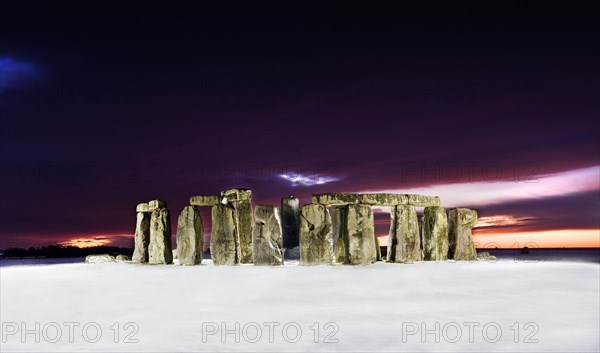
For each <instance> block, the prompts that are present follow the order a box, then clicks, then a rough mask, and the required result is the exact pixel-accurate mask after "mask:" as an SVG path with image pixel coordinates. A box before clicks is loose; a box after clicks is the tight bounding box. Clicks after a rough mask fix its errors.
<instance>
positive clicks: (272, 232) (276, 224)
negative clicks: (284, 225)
mask: <svg viewBox="0 0 600 353" xmlns="http://www.w3.org/2000/svg"><path fill="white" fill-rule="evenodd" d="M281 233H282V230H281V220H280V216H279V209H278V208H277V207H276V206H273V205H257V206H256V207H254V229H253V231H252V245H253V256H254V264H255V265H271V266H276V265H283V250H282V236H281Z"/></svg>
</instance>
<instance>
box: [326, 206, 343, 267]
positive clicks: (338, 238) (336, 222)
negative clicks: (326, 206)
mask: <svg viewBox="0 0 600 353" xmlns="http://www.w3.org/2000/svg"><path fill="white" fill-rule="evenodd" d="M347 211H348V208H347V207H346V206H333V207H331V210H330V211H329V212H330V214H331V228H332V233H333V246H334V251H335V262H337V263H344V262H345V261H346V252H347V251H348V250H347V249H346V243H345V240H344V230H345V229H346V228H345V224H346V219H347V218H348V217H347V214H348V212H347Z"/></svg>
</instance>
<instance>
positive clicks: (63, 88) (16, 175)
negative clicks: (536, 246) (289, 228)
mask: <svg viewBox="0 0 600 353" xmlns="http://www.w3.org/2000/svg"><path fill="white" fill-rule="evenodd" d="M216 4H219V5H216ZM419 4H421V5H416V3H414V4H413V3H401V4H396V5H391V4H383V3H382V4H369V5H366V4H363V5H349V4H346V3H343V2H340V3H336V2H328V3H327V4H323V3H319V2H311V3H305V2H302V3H301V2H298V3H292V2H286V3H279V2H259V3H258V2H218V3H217V2H215V5H208V4H196V6H193V7H192V6H191V5H190V4H187V3H177V4H167V3H165V4H163V5H160V6H158V5H156V6H154V5H151V4H149V3H143V2H133V1H132V2H112V3H111V2H55V3H26V2H25V3H23V2H19V4H15V3H14V2H12V3H3V4H0V163H1V175H0V177H1V189H0V248H6V247H9V246H29V245H44V244H51V243H56V242H59V241H65V240H68V239H73V238H78V239H79V238H90V239H93V238H96V239H99V240H102V239H112V240H115V241H116V242H117V243H119V244H121V245H130V244H129V243H130V242H131V243H132V239H131V237H130V236H127V237H125V236H118V235H131V234H132V233H133V228H134V223H135V214H134V208H135V205H136V204H137V203H139V202H143V201H146V200H150V199H154V198H161V199H164V200H166V201H167V202H168V204H169V206H170V209H171V212H172V219H173V223H175V222H176V218H177V214H178V213H179V212H180V210H181V209H182V208H183V207H184V206H185V205H186V204H187V200H188V198H189V197H190V196H193V195H202V194H216V193H218V192H219V191H221V190H225V189H228V188H233V187H246V188H250V189H252V190H253V192H254V201H255V203H278V202H279V199H280V197H282V196H286V195H290V194H292V195H297V196H300V197H301V200H302V201H303V202H307V201H308V197H309V196H310V194H312V193H320V192H359V191H384V190H388V191H390V190H391V191H397V192H411V190H412V191H419V192H422V193H425V194H431V195H440V196H442V205H443V206H447V207H453V206H463V207H471V208H474V209H477V210H478V211H479V212H480V216H481V217H486V218H487V222H486V218H484V222H483V223H482V224H483V225H484V227H483V228H481V229H480V230H479V231H480V232H481V234H484V233H485V234H487V233H490V234H491V233H494V232H496V233H503V232H505V233H509V232H510V233H511V234H512V233H520V234H521V235H516V239H521V238H519V237H522V239H523V241H524V242H526V241H527V240H528V239H529V238H528V234H529V232H539V231H559V230H578V231H584V232H587V233H585V235H584V236H583V238H581V237H580V236H578V237H575V236H573V237H571V238H570V235H569V233H565V234H563V235H561V236H560V238H556V239H550V240H552V242H550V243H552V244H558V245H560V244H563V246H580V245H582V244H583V245H588V246H597V244H598V243H599V242H600V230H599V229H600V227H599V214H600V200H599V192H600V186H599V185H598V183H599V181H598V179H599V178H600V162H599V161H600V155H599V153H600V152H599V151H600V146H599V141H600V126H599V122H598V121H599V119H598V117H599V115H600V103H599V99H598V93H599V92H600V70H599V65H598V63H599V62H600V55H599V53H600V44H599V41H598V38H600V33H599V32H600V31H599V27H600V26H599V24H598V21H597V18H595V16H594V14H595V13H597V12H595V11H594V10H593V9H590V8H586V6H585V4H583V3H577V4H570V3H563V4H562V5H558V4H556V5H553V4H550V3H530V4H523V3H519V2H515V3H512V2H498V3H486V4H485V5H484V4H482V3H474V4H467V3H462V4H461V3H454V2H453V3H447V2H440V3H437V2H426V3H419ZM459 201H460V202H459ZM203 215H205V217H204V218H205V223H209V220H208V219H207V218H209V217H208V213H207V212H204V211H203ZM379 217H384V218H385V217H387V216H385V215H383V216H379ZM493 217H496V218H493ZM383 223H385V221H383ZM486 224H488V226H485V225H486ZM385 227H386V225H385V224H383V226H381V227H379V228H382V229H379V228H378V233H380V235H381V234H383V233H385V231H386V230H385ZM553 234H554V235H553ZM572 234H575V233H572ZM552 236H556V235H555V233H548V235H547V237H552ZM513 237H514V236H513ZM511 239H512V238H511ZM536 239H538V238H536Z"/></svg>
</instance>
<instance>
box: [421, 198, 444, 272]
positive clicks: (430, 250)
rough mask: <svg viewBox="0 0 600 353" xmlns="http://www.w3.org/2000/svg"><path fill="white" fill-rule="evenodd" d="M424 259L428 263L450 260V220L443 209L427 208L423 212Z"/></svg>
mask: <svg viewBox="0 0 600 353" xmlns="http://www.w3.org/2000/svg"><path fill="white" fill-rule="evenodd" d="M423 238H424V240H425V244H424V247H423V249H424V257H425V260H428V261H442V260H447V259H448V219H447V217H446V210H444V209H443V208H441V207H425V211H424V212H423Z"/></svg>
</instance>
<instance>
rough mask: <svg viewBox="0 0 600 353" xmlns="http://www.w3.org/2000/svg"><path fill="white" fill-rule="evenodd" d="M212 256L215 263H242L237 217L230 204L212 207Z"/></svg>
mask: <svg viewBox="0 0 600 353" xmlns="http://www.w3.org/2000/svg"><path fill="white" fill-rule="evenodd" d="M210 256H211V258H212V261H213V263H214V264H215V265H237V264H239V263H240V240H239V238H238V232H237V225H236V218H235V214H234V210H233V208H232V207H230V206H228V205H217V206H213V208H212V232H211V237H210Z"/></svg>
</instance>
